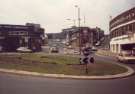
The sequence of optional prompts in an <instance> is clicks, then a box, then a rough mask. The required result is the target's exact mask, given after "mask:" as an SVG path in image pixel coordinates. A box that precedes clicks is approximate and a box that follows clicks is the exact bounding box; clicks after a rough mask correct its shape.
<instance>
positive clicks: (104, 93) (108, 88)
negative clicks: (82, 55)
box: [0, 57, 135, 94]
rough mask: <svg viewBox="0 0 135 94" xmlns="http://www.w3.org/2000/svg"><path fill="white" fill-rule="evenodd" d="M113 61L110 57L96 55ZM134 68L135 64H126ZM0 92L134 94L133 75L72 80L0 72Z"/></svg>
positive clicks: (19, 93) (25, 93)
mask: <svg viewBox="0 0 135 94" xmlns="http://www.w3.org/2000/svg"><path fill="white" fill-rule="evenodd" d="M96 58H97V59H101V60H109V61H112V62H114V61H115V60H114V58H112V57H96ZM128 65H129V66H131V67H133V68H135V64H128ZM0 94H135V75H133V76H130V77H127V78H121V79H108V80H73V79H55V78H43V77H31V76H20V75H13V74H5V73H0Z"/></svg>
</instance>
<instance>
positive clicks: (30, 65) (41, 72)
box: [0, 53, 134, 79]
mask: <svg viewBox="0 0 135 94" xmlns="http://www.w3.org/2000/svg"><path fill="white" fill-rule="evenodd" d="M87 67H88V73H87V74H86V71H85V68H86V67H85V65H81V64H79V57H72V56H66V55H47V54H39V53H38V54H37V53H34V54H20V55H16V54H14V55H11V54H10V55H0V68H1V69H0V71H1V72H4V71H5V72H10V73H17V74H30V75H35V76H45V77H56V78H78V79H106V78H119V77H125V76H129V75H131V74H133V72H134V71H133V70H132V69H131V68H129V67H127V66H124V65H119V64H113V63H109V61H107V62H103V61H95V63H94V64H88V66H87Z"/></svg>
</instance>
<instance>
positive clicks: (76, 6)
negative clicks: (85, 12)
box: [75, 5, 81, 54]
mask: <svg viewBox="0 0 135 94" xmlns="http://www.w3.org/2000/svg"><path fill="white" fill-rule="evenodd" d="M75 8H77V9H78V31H79V54H81V34H80V33H81V31H80V20H81V19H80V7H79V6H78V5H75Z"/></svg>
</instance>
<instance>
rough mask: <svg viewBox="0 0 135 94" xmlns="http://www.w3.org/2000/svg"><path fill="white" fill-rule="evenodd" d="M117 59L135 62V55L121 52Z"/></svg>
mask: <svg viewBox="0 0 135 94" xmlns="http://www.w3.org/2000/svg"><path fill="white" fill-rule="evenodd" d="M117 60H118V61H120V62H133V61H134V62H135V56H133V55H129V54H122V53H121V54H119V55H118V56H117Z"/></svg>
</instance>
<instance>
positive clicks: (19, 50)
mask: <svg viewBox="0 0 135 94" xmlns="http://www.w3.org/2000/svg"><path fill="white" fill-rule="evenodd" d="M17 51H18V52H22V53H23V52H24V53H27V52H28V53H30V52H32V50H30V49H28V48H27V47H19V48H17Z"/></svg>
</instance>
